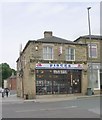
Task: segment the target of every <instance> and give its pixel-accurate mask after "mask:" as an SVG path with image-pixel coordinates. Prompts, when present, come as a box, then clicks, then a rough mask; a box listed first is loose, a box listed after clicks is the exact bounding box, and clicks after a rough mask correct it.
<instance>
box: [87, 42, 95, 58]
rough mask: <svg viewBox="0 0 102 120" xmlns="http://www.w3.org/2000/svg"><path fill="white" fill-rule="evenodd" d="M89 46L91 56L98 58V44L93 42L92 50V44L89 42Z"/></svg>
mask: <svg viewBox="0 0 102 120" xmlns="http://www.w3.org/2000/svg"><path fill="white" fill-rule="evenodd" d="M88 48H89V57H92V58H97V45H96V44H91V50H90V44H88ZM90 52H91V54H90Z"/></svg>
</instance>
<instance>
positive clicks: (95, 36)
mask: <svg viewBox="0 0 102 120" xmlns="http://www.w3.org/2000/svg"><path fill="white" fill-rule="evenodd" d="M82 38H84V39H90V36H89V35H85V36H80V37H79V38H77V39H76V40H74V42H76V41H77V40H79V39H82ZM91 38H92V39H96V40H102V36H100V35H91Z"/></svg>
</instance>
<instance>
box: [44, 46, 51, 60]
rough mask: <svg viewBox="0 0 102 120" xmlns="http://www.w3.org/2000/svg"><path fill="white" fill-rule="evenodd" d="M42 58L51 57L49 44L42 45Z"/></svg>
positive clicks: (49, 58)
mask: <svg viewBox="0 0 102 120" xmlns="http://www.w3.org/2000/svg"><path fill="white" fill-rule="evenodd" d="M43 59H45V60H52V59H53V48H52V47H51V46H45V47H43Z"/></svg>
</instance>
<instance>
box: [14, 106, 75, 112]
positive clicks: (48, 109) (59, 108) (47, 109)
mask: <svg viewBox="0 0 102 120" xmlns="http://www.w3.org/2000/svg"><path fill="white" fill-rule="evenodd" d="M76 107H77V106H69V107H56V108H45V109H36V110H35V109H32V110H19V111H16V112H31V111H33V112H34V111H50V110H52V111H53V110H61V109H69V108H76Z"/></svg>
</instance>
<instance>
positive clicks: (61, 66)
mask: <svg viewBox="0 0 102 120" xmlns="http://www.w3.org/2000/svg"><path fill="white" fill-rule="evenodd" d="M36 68H49V69H50V68H51V69H58V68H59V69H75V68H77V69H78V68H79V69H82V68H83V65H82V64H41V63H38V64H36Z"/></svg>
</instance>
